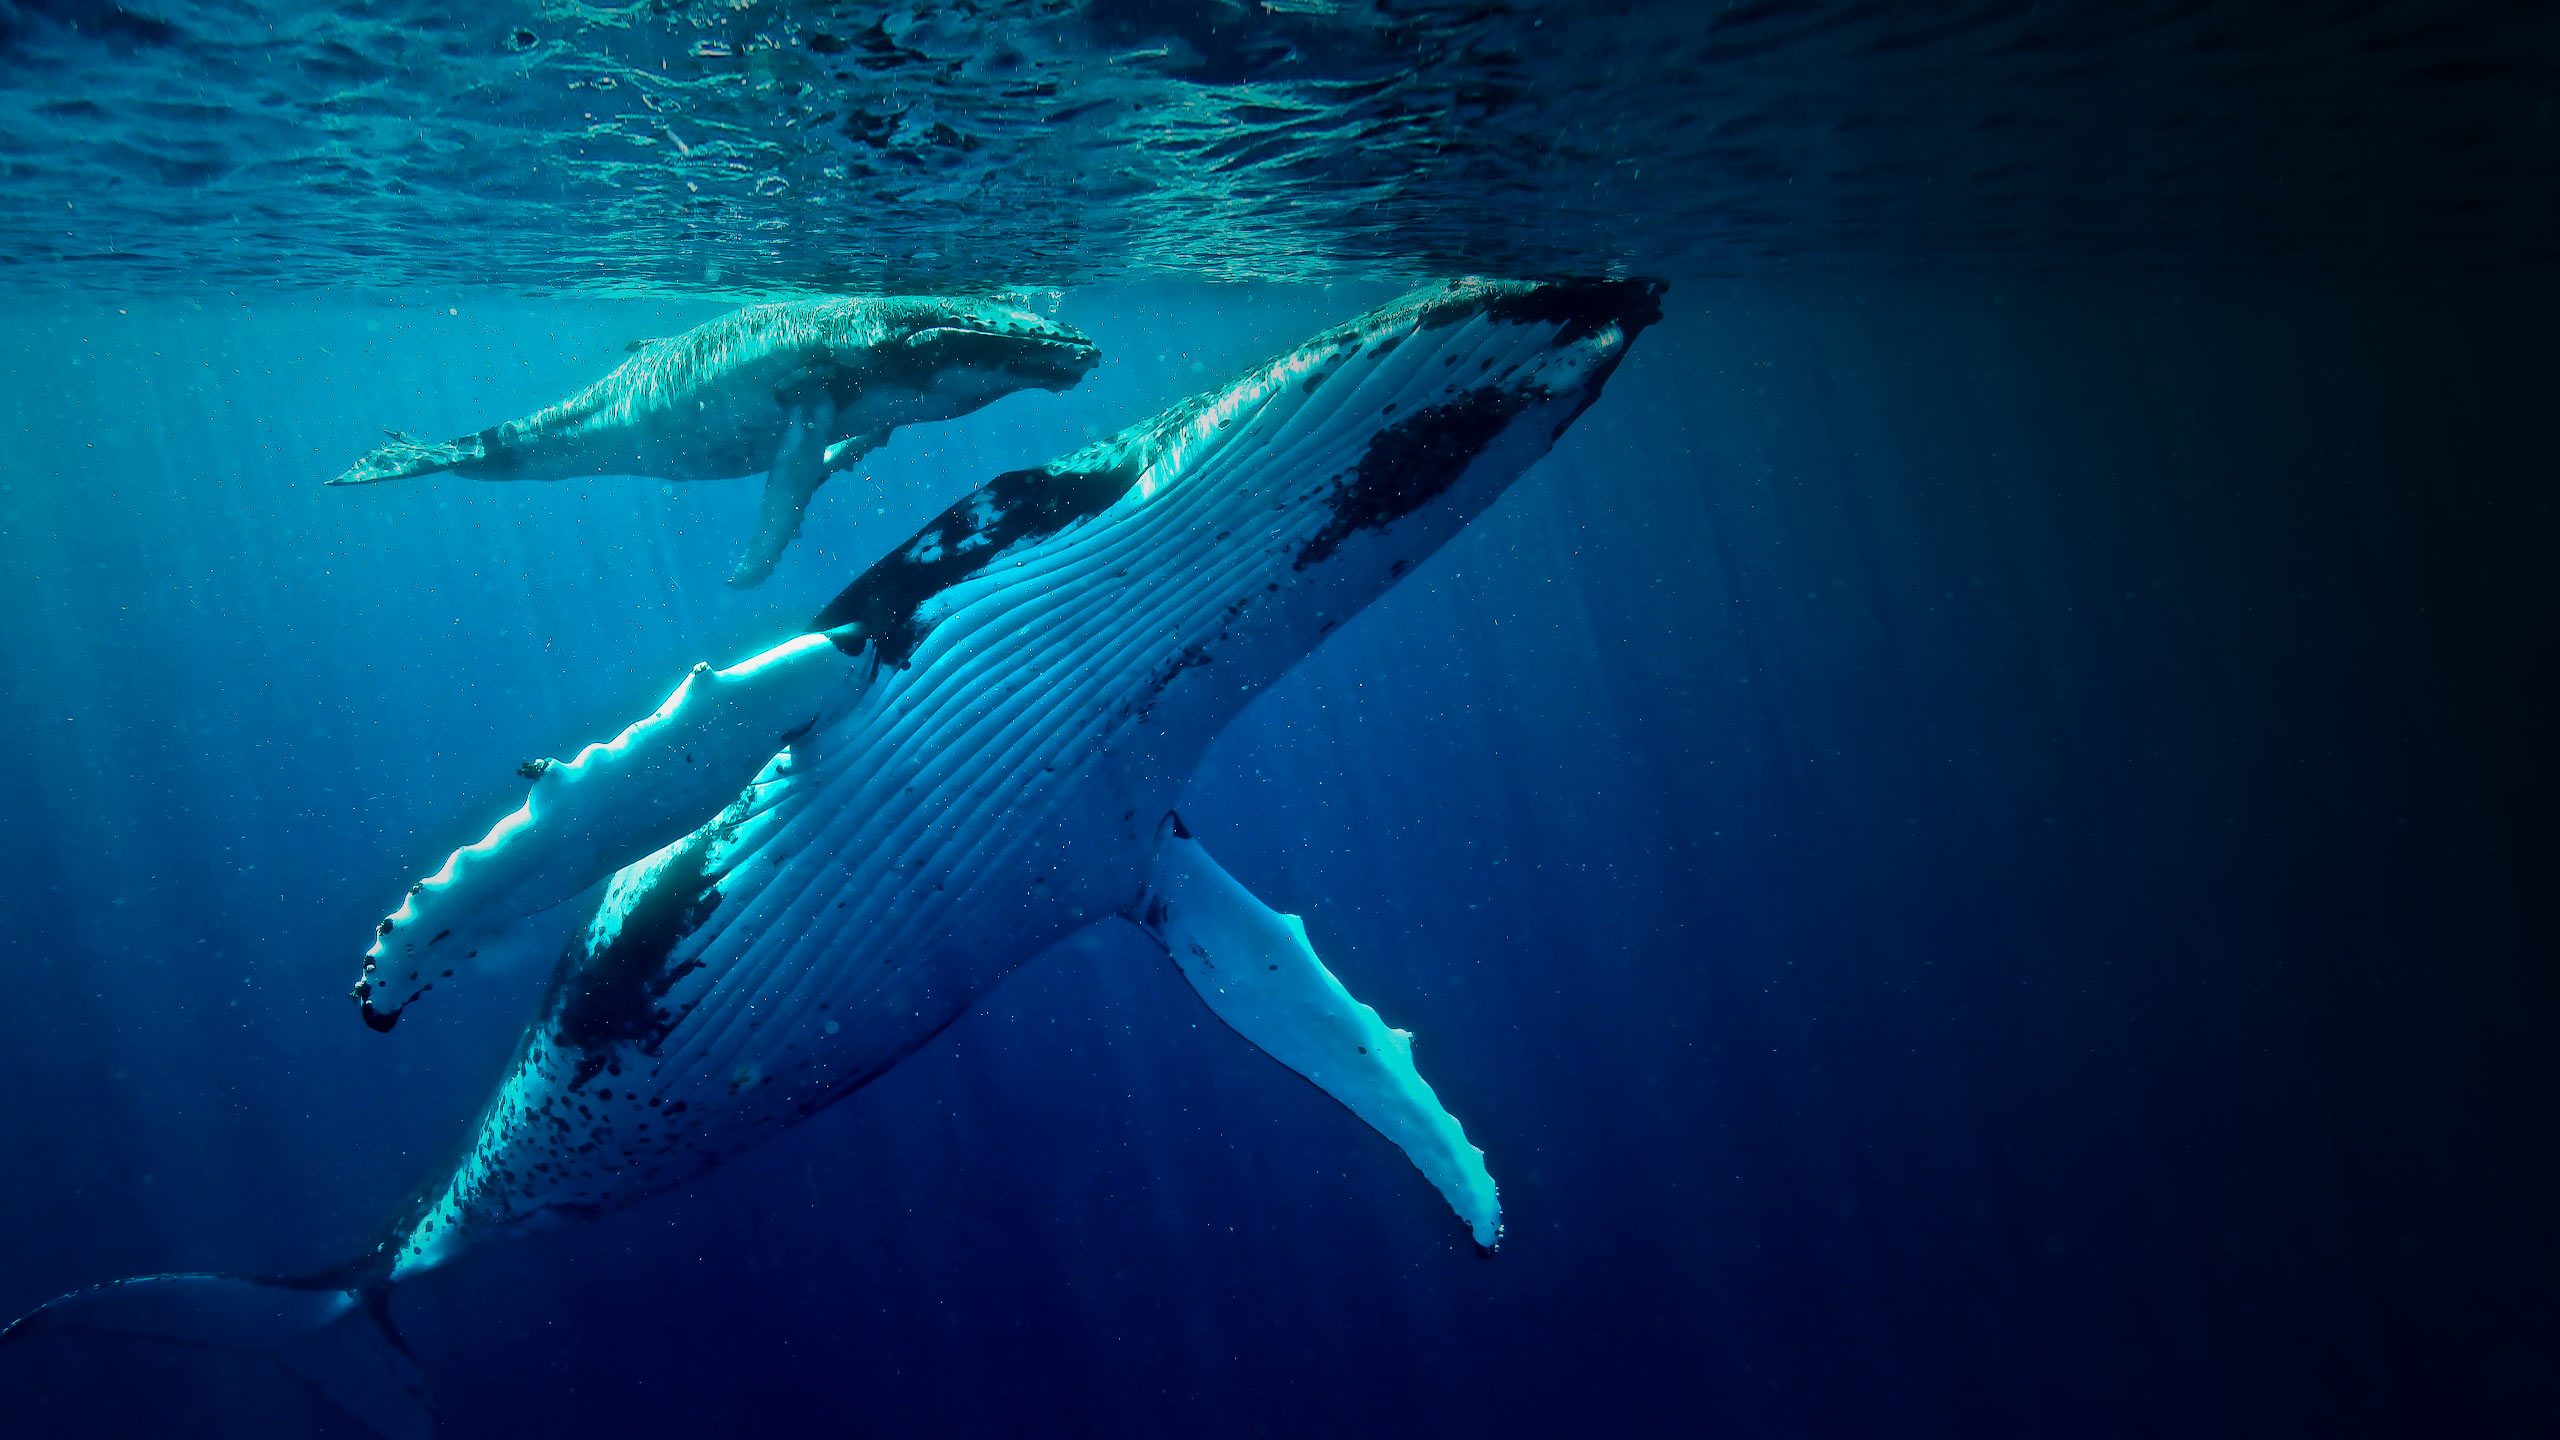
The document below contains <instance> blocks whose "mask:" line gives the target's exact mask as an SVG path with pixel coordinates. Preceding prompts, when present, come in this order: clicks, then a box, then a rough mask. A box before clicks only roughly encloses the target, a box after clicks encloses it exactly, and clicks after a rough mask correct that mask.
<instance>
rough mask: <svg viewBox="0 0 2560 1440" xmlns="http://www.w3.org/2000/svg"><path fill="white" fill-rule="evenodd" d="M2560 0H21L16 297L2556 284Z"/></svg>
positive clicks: (7, 158) (6, 271)
mask: <svg viewBox="0 0 2560 1440" xmlns="http://www.w3.org/2000/svg"><path fill="white" fill-rule="evenodd" d="M2555 75H2560V11H2556V10H2554V9H2553V8H2552V7H2550V6H2543V5H2512V4H2499V3H2476V0H2475V3H2445V4H2426V5H2416V4H2394V3H2369V0H2324V3H2318V4H2300V3H2292V4H2253V3H2221V4H2146V5H2124V4H2080V3H2061V4H2055V3H2048V4H2038V5H2022V4H2016V3H2011V0H1964V3H1958V4H1944V5H1926V6H1921V5H1914V6H1900V5H1877V4H1872V3H1865V0H1829V3H1818V4H1817V3H1807V4H1790V5H1779V4H1708V3H1696V0H1658V3H1612V4H1600V5H1592V4H1581V3H1575V4H1559V3H1483V0H1402V3H1386V0H1288V3H1278V0H1268V3H1257V4H1245V3H1232V0H1085V3H1060V0H986V3H960V4H938V3H926V0H914V3H898V4H861V3H836V4H808V3H777V0H649V3H629V4H584V3H581V4H553V3H516V4H495V5H476V6H466V7H459V8H457V7H453V6H448V5H440V4H433V3H422V0H382V3H374V4H367V5H363V6H356V7H351V6H335V5H325V4H303V5H294V4H278V3H242V0H162V3H158V4H149V5H144V4H137V5H135V6H132V7H124V6H119V5H109V4H104V3H95V0H38V3H24V0H21V3H17V4H12V5H9V6H6V7H0V138H5V141H6V143H5V145H0V186H5V187H6V191H7V193H8V195H9V196H10V198H11V199H12V201H14V202H15V203H14V204H13V205H11V206H10V207H8V208H7V209H6V210H5V211H0V276H7V277H9V279H10V282H11V283H13V284H16V285H21V286H55V285H67V286H76V287H90V288H112V287H116V286H140V285H164V284H171V283H193V284H202V285H211V286H215V287H227V286H231V285H236V284H247V285H252V286H256V285H263V284H273V283H281V284H285V285H289V286H290V285H344V284H356V285H365V286H397V285H434V284H478V283H502V284H508V285H514V286H520V287H528V288H533V289H539V290H591V291H608V292H612V291H619V292H642V293H647V292H660V291H666V290H676V289H681V290H698V291H704V292H711V293H720V292H724V291H739V292H742V293H754V292H757V291H760V290H762V289H766V288H770V287H775V286H814V287H820V288H828V289H846V288H862V289H935V288H943V287H949V286H955V285H959V286H979V285H985V284H988V283H996V284H1015V283H1037V284H1050V283H1076V282H1089V281H1093V280H1097V279H1104V278H1114V277H1131V276H1138V277H1143V276H1148V275H1162V274H1179V275H1192V276H1207V277H1214V278H1221V279H1248V278H1260V279H1282V280H1310V279H1341V278H1350V277H1360V278H1374V277H1377V276H1382V275H1383V276H1389V277H1393V278H1396V279H1410V278H1416V277H1429V276H1436V275H1440V274H1446V273H1475V272H1482V273H1494V274H1514V275H1542V274H1558V273H1562V274H1593V273H1600V272H1603V271H1608V270H1612V269H1615V270H1617V271H1618V272H1619V273H1634V274H1673V275H1697V274H1734V273H1758V274H1768V273H1787V272H1795V271H1803V270H1808V269H1810V270H1817V271H1842V270H1848V271H1859V272H1864V273H1874V272H1876V271H1879V270H1893V271H1909V270H1917V271H1923V272H1930V271H1943V270H1947V269H1956V270H1966V271H1988V272H2001V273H2011V274H2015V273H2019V272H2021V271H2033V272H2052V271H2062V272H2078V273H2096V274H2108V273H2117V272H2120V271H2123V270H2125V269H2128V268H2132V269H2145V270H2153V271H2158V270H2164V269H2165V270H2172V271H2178V272H2184V273H2193V272H2195V271H2198V270H2219V271H2234V270H2236V271H2243V272H2246V271H2264V270H2268V269H2275V270H2285V269H2291V268H2296V267H2299V266H2303V265H2306V264H2308V265H2321V266H2334V265H2351V266H2364V267H2372V266H2381V267H2384V268H2389V269H2400V270H2429V269H2434V270H2442V269H2445V268H2448V267H2458V268H2470V267H2477V266H2481V265H2503V266H2519V265H2534V264H2548V263H2550V262H2551V261H2552V260H2553V258H2554V255H2555V239H2560V191H2555V189H2554V187H2553V186H2552V185H2551V183H2550V179H2549V177H2550V174H2551V166H2552V164H2553V159H2554V154H2555V150H2554V147H2555V146H2560V124H2555V123H2554V119H2553V105H2554V103H2555V100H2554V95H2555V90H2554V77H2555Z"/></svg>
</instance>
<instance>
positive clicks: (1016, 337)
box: [908, 325, 1101, 355]
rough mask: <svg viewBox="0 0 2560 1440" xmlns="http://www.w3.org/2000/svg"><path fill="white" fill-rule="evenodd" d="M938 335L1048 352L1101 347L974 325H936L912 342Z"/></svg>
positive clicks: (1091, 350) (1076, 351) (1084, 351)
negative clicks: (1000, 342) (996, 342)
mask: <svg viewBox="0 0 2560 1440" xmlns="http://www.w3.org/2000/svg"><path fill="white" fill-rule="evenodd" d="M937 335H965V336H968V337H969V338H971V339H974V340H1001V341H1003V342H1005V343H1006V344H1009V345H1036V346H1039V347H1041V348H1043V349H1048V350H1065V351H1069V352H1071V353H1074V354H1079V355H1082V354H1097V353H1099V352H1100V349H1101V347H1099V346H1097V345H1095V344H1094V343H1093V342H1092V341H1090V340H1077V339H1072V338H1069V337H1067V336H1064V335H1021V334H1014V333H1011V332H1008V331H1003V330H981V329H979V328H977V327H976V326H974V325H935V326H930V327H928V328H926V329H923V330H918V331H916V332H915V333H914V334H913V335H911V336H909V337H908V339H909V340H910V342H912V341H916V340H923V339H926V338H928V337H931V336H937Z"/></svg>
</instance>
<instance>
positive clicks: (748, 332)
mask: <svg viewBox="0 0 2560 1440" xmlns="http://www.w3.org/2000/svg"><path fill="white" fill-rule="evenodd" d="M634 350H635V353H634V354H633V355H632V357H631V358H630V359H628V360H625V361H623V362H622V364H621V365H619V366H617V367H615V369H614V371H613V373H612V374H610V375H607V376H605V377H604V378H603V379H601V380H598V381H597V382H596V383H594V384H593V385H590V386H588V387H587V388H586V389H584V390H581V391H579V392H578V393H577V394H575V395H572V396H570V397H569V398H568V399H566V400H563V401H561V402H560V403H559V404H557V405H553V406H551V407H549V408H547V409H543V410H537V411H535V412H534V413H533V414H531V415H528V416H526V417H524V418H523V419H521V420H509V421H507V422H506V423H504V424H501V425H492V426H490V427H489V428H488V429H486V430H482V431H480V432H478V433H477V434H472V435H465V436H463V437H461V438H460V439H457V440H448V441H446V442H444V443H442V444H432V443H429V442H427V441H423V440H418V439H415V438H412V437H410V436H406V435H403V434H401V433H400V432H398V431H396V430H395V431H393V432H391V443H390V444H388V445H385V446H383V447H381V448H380V449H377V450H375V451H373V452H372V453H371V454H368V455H366V456H365V457H364V458H363V459H361V460H358V461H357V462H356V463H354V464H353V465H350V466H348V467H347V469H346V472H345V473H344V474H341V475H340V476H338V477H337V478H336V479H334V480H331V481H330V482H329V483H330V484H332V485H370V484H373V483H374V482H376V481H381V480H397V479H401V478H403V477H406V476H410V475H425V474H430V473H432V472H435V471H439V470H451V471H453V472H454V473H456V474H459V475H467V476H469V477H471V478H472V479H474V480H562V479H567V478H569V477H571V476H577V475H653V476H657V477H660V478H662V479H668V480H716V479H725V478H727V477H729V476H733V475H750V474H753V473H755V472H756V471H758V470H762V471H764V472H765V483H764V504H763V507H762V509H761V512H760V514H759V516H758V519H757V532H756V538H755V540H754V542H753V543H751V544H750V545H749V546H748V547H747V550H746V552H745V553H744V554H743V555H741V556H739V558H738V565H737V568H736V569H735V570H734V571H732V572H731V573H730V575H729V583H730V584H732V585H735V586H738V587H740V588H742V589H751V588H753V587H755V586H757V585H761V584H763V583H764V580H765V577H766V576H768V575H770V574H772V573H773V567H774V565H775V563H776V562H778V561H780V560H781V558H782V552H783V550H784V549H785V548H786V547H788V546H789V545H790V544H791V542H792V541H793V540H795V539H797V538H799V535H800V519H801V516H802V515H803V513H805V512H806V511H807V509H808V506H809V497H810V496H811V495H814V494H815V493H817V489H818V487H819V486H820V485H823V484H825V483H826V479H827V477H828V476H829V475H831V474H833V473H835V472H836V471H838V470H842V469H845V468H846V467H848V466H850V465H852V464H853V462H855V461H856V460H859V459H861V458H862V457H863V456H864V455H867V454H869V453H870V452H872V451H873V450H876V449H878V448H879V447H880V446H881V445H883V444H886V443H887V442H888V439H889V432H890V431H892V430H894V429H896V428H897V427H899V426H901V425H911V424H915V423H917V422H919V421H926V420H949V419H952V418H954V417H956V416H960V415H966V414H968V413H969V412H970V411H972V410H975V409H977V408H979V407H980V406H982V405H985V404H987V403H988V402H989V401H992V400H997V399H1000V398H1002V397H1004V396H1006V395H1010V394H1012V393H1013V392H1014V391H1016V390H1022V389H1027V388H1031V387H1035V386H1036V387H1037V388H1039V389H1042V390H1066V389H1071V388H1073V387H1074V385H1075V384H1076V383H1077V382H1078V381H1080V380H1082V379H1084V377H1085V375H1086V374H1087V372H1089V371H1091V370H1092V369H1093V367H1094V365H1095V363H1096V361H1097V360H1098V359H1099V358H1100V356H1099V352H1097V351H1096V350H1095V349H1094V347H1093V343H1092V342H1091V341H1089V340H1087V339H1086V338H1085V337H1084V336H1083V335H1081V334H1079V333H1077V332H1076V331H1074V330H1071V329H1068V328H1067V327H1065V326H1062V325H1056V324H1052V323H1051V322H1049V321H1047V320H1043V319H1041V318H1040V317H1039V316H1037V315H1034V314H1032V313H1031V312H1030V311H1028V310H1024V309H1021V308H1020V307H1018V306H1014V305H1010V304H1007V303H1004V302H1002V301H997V300H982V299H969V298H965V297H942V296H931V295H890V296H876V297H840V298H834V299H823V300H791V301H784V302H782V303H779V304H772V305H749V306H747V307H746V308H745V309H743V310H734V311H731V312H730V313H729V314H726V315H723V316H721V317H720V318H719V319H717V320H713V321H711V322H710V323H708V324H704V325H697V326H695V327H694V328H693V329H691V330H687V331H686V332H684V333H683V334H681V335H678V336H676V337H674V338H673V339H668V340H649V341H643V342H641V343H640V344H639V345H637V346H635V347H634Z"/></svg>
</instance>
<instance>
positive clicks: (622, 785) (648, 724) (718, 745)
mask: <svg viewBox="0 0 2560 1440" xmlns="http://www.w3.org/2000/svg"><path fill="white" fill-rule="evenodd" d="M859 648H860V647H859V645H856V646H855V649H857V650H858V649H859ZM872 674H873V669H872V666H871V665H870V663H869V662H867V661H863V660H861V659H860V658H858V657H857V656H853V655H848V654H847V652H846V651H845V649H844V648H843V647H842V646H841V645H840V644H839V637H837V636H832V635H825V634H811V635H802V636H799V637H797V638H795V639H792V640H788V641H785V642H784V643H782V644H780V645H777V646H775V647H773V648H772V649H770V650H767V651H765V652H763V653H762V654H760V655H753V656H750V657H748V658H747V659H745V660H742V661H740V662H738V663H737V664H735V665H732V666H730V667H729V668H727V669H725V670H714V669H712V668H711V667H710V666H709V665H697V666H695V667H694V670H693V673H691V674H690V675H687V676H686V677H685V678H684V680H683V682H682V683H680V684H678V685H677V686H676V688H675V691H674V693H672V694H670V695H668V696H667V698H666V701H665V702H664V703H663V704H661V705H659V706H658V708H657V709H656V710H655V711H654V712H652V713H651V714H650V715H648V716H647V717H645V718H643V719H641V720H638V721H636V722H634V723H633V724H631V725H629V726H627V727H625V728H624V730H623V731H622V733H621V734H619V735H616V736H615V737H614V738H613V739H611V740H609V741H605V742H602V743H599V744H594V745H589V746H587V747H586V748H585V749H583V750H581V751H579V752H578V754H577V757H576V758H575V759H572V760H568V761H565V762H563V761H556V760H536V761H528V762H526V764H525V765H524V767H523V768H522V769H520V770H518V771H517V772H516V773H517V774H519V775H522V776H524V777H526V778H527V779H529V780H531V781H532V782H533V784H532V787H531V789H530V791H529V793H528V794H527V795H526V796H525V800H524V804H523V806H522V807H521V808H519V809H517V810H516V811H515V812H514V813H513V814H510V815H508V816H507V817H506V818H504V819H502V820H500V821H499V822H498V823H497V824H496V825H495V826H493V827H492V828H491V829H490V831H489V833H488V834H487V835H486V836H484V837H482V838H481V839H480V841H479V842H478V843H476V844H472V845H466V846H464V847H462V848H461V849H459V850H456V851H454V852H453V853H452V854H451V855H450V856H448V857H446V859H445V862H444V865H443V867H442V868H440V869H439V870H437V871H436V872H435V873H434V874H433V875H430V876H428V877H427V878H426V879H424V880H421V881H419V882H418V883H416V884H415V885H412V886H410V887H409V895H408V898H407V899H405V900H403V901H402V902H401V903H400V908H398V909H397V910H394V911H392V912H391V913H390V914H389V915H386V916H384V917H383V918H382V920H381V922H380V923H379V924H377V925H376V926H375V927H374V942H373V945H372V947H371V948H370V949H368V950H366V951H365V957H364V969H363V972H362V973H361V974H360V975H358V976H357V979H356V985H355V988H354V990H353V991H352V992H351V995H352V998H353V999H355V1000H356V1001H357V1003H358V1006H359V1013H361V1014H362V1015H363V1016H364V1020H365V1023H366V1024H367V1025H370V1026H371V1027H373V1028H374V1029H376V1030H389V1029H390V1028H391V1027H392V1025H393V1024H395V1023H396V1022H397V1021H398V1020H399V1018H400V1013H401V1012H402V1011H403V1010H404V1009H406V1008H407V1007H408V1005H409V1003H410V1002H411V1001H413V1000H416V999H417V998H418V997H420V996H421V995H424V994H426V993H427V992H428V991H429V990H432V989H433V988H435V985H436V982H437V981H439V980H442V979H443V978H445V977H446V976H449V975H451V974H452V973H453V972H454V970H455V969H456V968H458V967H459V966H460V965H461V963H462V962H463V961H464V960H469V959H472V958H474V957H475V956H476V955H478V953H479V952H480V950H481V949H482V947H483V944H484V942H485V941H487V940H488V939H489V938H490V937H502V936H504V935H506V934H507V933H508V932H509V931H510V929H511V927H513V926H515V925H516V924H517V922H519V921H522V920H523V919H524V918H525V917H527V916H531V915H537V914H540V913H542V912H543V911H546V910H549V909H550V908H551V907H553V906H555V905H558V904H560V903H561V902H562V901H565V900H567V899H569V898H570V897H572V896H574V895H577V894H579V893H580V892H582V891H584V890H586V889H587V888H588V887H589V886H591V885H594V884H595V883H597V882H598V881H600V880H603V879H604V878H605V877H606V876H608V875H611V874H612V873H613V872H615V871H616V870H619V869H621V868H622V867H624V866H626V865H629V864H630V863H632V862H633V861H635V860H639V859H641V858H643V857H645V856H647V855H648V854H649V853H650V852H652V851H654V850H658V849H660V848H662V847H664V846H667V845H670V844H672V843H674V842H676V841H678V840H681V839H682V838H683V837H684V836H685V835H686V834H687V833H688V832H690V831H692V830H694V829H695V828H697V827H698V826H700V825H702V824H703V823H704V822H705V821H707V820H710V819H712V818H713V817H714V816H717V815H720V814H722V813H723V812H724V811H726V810H728V809H729V808H730V807H732V806H736V805H743V806H745V807H746V808H748V809H753V808H754V806H755V803H756V801H757V798H758V796H757V785H756V782H757V778H758V777H759V776H760V775H762V774H763V773H764V772H765V771H766V770H767V769H768V767H770V766H771V765H772V764H773V762H774V759H775V757H776V756H777V755H778V754H779V753H781V752H782V751H784V750H786V749H788V748H789V747H790V746H791V745H792V743H793V737H794V736H798V735H804V734H806V733H808V731H809V730H810V729H811V727H813V726H815V725H817V724H818V723H819V722H820V720H821V719H823V718H825V717H827V716H829V715H833V714H837V713H841V710H842V708H843V707H844V706H846V705H850V704H851V703H853V701H854V700H856V699H857V698H859V697H860V695H861V693H862V691H863V690H864V688H866V687H867V686H868V685H869V683H870V679H871V676H872Z"/></svg>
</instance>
